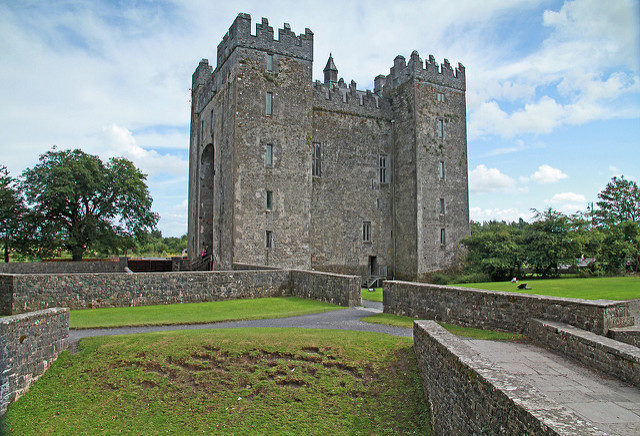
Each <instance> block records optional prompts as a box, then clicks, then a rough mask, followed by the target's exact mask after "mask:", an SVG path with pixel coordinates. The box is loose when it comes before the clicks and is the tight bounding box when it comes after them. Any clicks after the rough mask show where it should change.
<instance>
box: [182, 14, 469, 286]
mask: <svg viewBox="0 0 640 436" xmlns="http://www.w3.org/2000/svg"><path fill="white" fill-rule="evenodd" d="M312 63H313V32H311V30H309V29H305V33H303V34H300V35H296V34H295V33H293V32H292V31H291V28H290V26H289V25H288V24H286V23H285V24H284V28H283V29H278V38H277V39H275V38H274V30H273V28H272V27H271V26H269V23H268V21H267V19H265V18H263V19H262V22H261V23H256V25H255V34H252V29H251V17H250V16H249V15H248V14H239V15H238V16H237V17H236V19H235V21H234V22H233V24H232V25H231V27H230V28H229V31H228V32H227V34H226V35H225V36H224V38H223V39H222V42H221V43H220V44H219V45H218V53H217V65H216V68H215V70H213V69H212V66H211V65H209V62H208V61H207V60H206V59H203V60H202V61H201V62H200V64H199V65H198V67H197V68H196V70H195V72H194V74H193V84H192V104H191V137H190V154H189V210H188V235H189V236H188V238H189V242H188V253H189V257H190V258H197V257H198V256H199V254H200V252H201V251H202V249H203V247H206V246H209V247H210V248H211V249H212V251H213V253H214V255H215V260H214V262H215V264H214V269H228V268H231V267H232V266H233V265H237V264H249V265H266V266H276V267H286V268H301V269H316V270H320V271H329V272H336V273H346V274H356V275H361V276H363V277H373V278H376V277H388V278H392V277H393V278H397V279H420V278H422V277H424V275H425V274H427V273H429V272H431V271H434V270H438V269H441V268H444V267H446V266H447V265H449V264H451V263H452V262H454V261H455V259H456V257H457V255H458V254H459V251H460V249H459V242H460V240H461V239H462V238H463V237H465V236H467V235H468V234H469V195H468V181H467V137H466V103H465V69H464V67H463V66H462V65H461V64H458V67H457V68H455V71H454V69H453V68H452V67H451V65H450V64H449V61H447V60H446V59H445V61H444V63H443V64H442V65H438V64H437V63H436V62H435V59H434V58H433V56H429V59H428V60H427V61H426V62H423V61H422V59H421V58H420V56H419V54H418V52H416V51H414V52H413V53H412V54H411V57H410V58H409V61H408V62H406V60H405V58H404V57H402V56H397V57H396V58H395V60H394V63H393V67H391V69H390V72H389V74H388V75H387V76H384V75H379V76H377V77H376V78H375V80H374V89H373V92H372V91H369V90H367V91H361V90H358V89H357V87H356V83H355V82H354V81H351V83H349V84H347V83H345V81H344V80H343V79H339V80H338V70H337V68H336V66H335V63H334V60H333V58H332V57H331V56H330V57H329V60H328V62H327V64H326V67H325V69H324V81H322V82H321V81H319V80H317V81H315V82H313V80H312Z"/></svg>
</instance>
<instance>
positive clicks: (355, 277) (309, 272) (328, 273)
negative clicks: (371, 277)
mask: <svg viewBox="0 0 640 436" xmlns="http://www.w3.org/2000/svg"><path fill="white" fill-rule="evenodd" d="M288 271H291V272H299V273H305V274H316V275H323V276H331V277H339V278H349V279H360V276H352V275H348V274H336V273H332V272H324V271H311V270H306V269H289V270H288Z"/></svg>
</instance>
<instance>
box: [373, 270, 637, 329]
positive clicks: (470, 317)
mask: <svg viewBox="0 0 640 436" xmlns="http://www.w3.org/2000/svg"><path fill="white" fill-rule="evenodd" d="M383 307H384V312H385V313H392V314H395V315H404V316H410V317H414V318H422V319H435V320H438V321H444V322H451V323H454V324H460V325H464V326H469V327H476V328H482V329H492V330H504V331H515V332H521V333H523V332H525V331H526V329H527V326H528V321H529V319H531V318H541V319H548V320H553V321H559V322H563V323H566V324H571V325H573V326H575V327H578V328H581V329H583V330H589V331H592V332H594V333H597V334H599V335H605V334H606V333H607V331H608V330H609V329H610V328H612V327H623V326H627V325H632V324H633V317H631V316H630V312H629V307H628V302H626V301H606V300H580V299H575V298H560V297H548V296H544V295H532V294H517V293H512V292H495V291H485V290H481V289H470V288H460V287H453V286H441V285H431V284H425V283H414V282H403V281H396V280H389V281H384V282H383Z"/></svg>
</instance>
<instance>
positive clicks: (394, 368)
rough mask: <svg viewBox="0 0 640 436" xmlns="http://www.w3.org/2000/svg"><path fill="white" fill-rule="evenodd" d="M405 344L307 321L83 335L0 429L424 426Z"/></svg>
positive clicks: (365, 429) (319, 430) (234, 430)
mask: <svg viewBox="0 0 640 436" xmlns="http://www.w3.org/2000/svg"><path fill="white" fill-rule="evenodd" d="M412 345H413V341H412V340H411V338H398V337H393V336H389V335H385V334H379V333H369V332H353V331H338V330H310V329H221V330H192V331H172V332H154V333H147V334H139V335H123V336H106V337H99V338H91V339H84V340H82V341H81V342H80V344H79V348H78V353H77V354H70V353H69V352H64V353H63V354H62V355H61V356H60V357H59V358H58V360H57V361H56V362H55V363H54V364H53V365H52V367H51V368H50V369H49V371H47V372H46V373H45V375H44V376H43V377H42V378H41V379H40V380H38V381H37V382H36V383H35V384H34V385H33V386H32V387H31V389H30V390H29V391H28V392H27V394H26V395H25V396H23V397H22V398H20V399H19V400H18V401H16V402H15V403H14V404H12V405H11V406H10V407H9V410H8V412H7V414H6V415H5V418H4V429H0V430H3V431H4V432H6V433H9V434H12V433H15V434H30V435H31V434H34V435H48V434H95V433H103V434H112V433H119V432H122V433H126V434H160V433H178V434H195V433H206V434H262V433H266V434H409V433H411V434H414V433H417V434H429V433H430V424H429V411H428V405H427V402H426V401H425V397H424V394H423V391H422V386H421V383H420V375H419V370H418V367H417V362H416V358H415V354H414V352H413V348H412ZM3 434H4V433H3Z"/></svg>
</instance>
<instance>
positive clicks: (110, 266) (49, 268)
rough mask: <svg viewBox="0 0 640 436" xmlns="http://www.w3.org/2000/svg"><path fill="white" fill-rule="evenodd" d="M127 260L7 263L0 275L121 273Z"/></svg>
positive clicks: (0, 266) (1, 265) (0, 264)
mask: <svg viewBox="0 0 640 436" xmlns="http://www.w3.org/2000/svg"><path fill="white" fill-rule="evenodd" d="M126 266H127V258H125V257H122V258H120V259H111V260H85V261H82V262H72V261H68V262H66V261H62V262H9V263H0V274H74V273H112V272H123V271H124V268H125V267H126Z"/></svg>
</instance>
